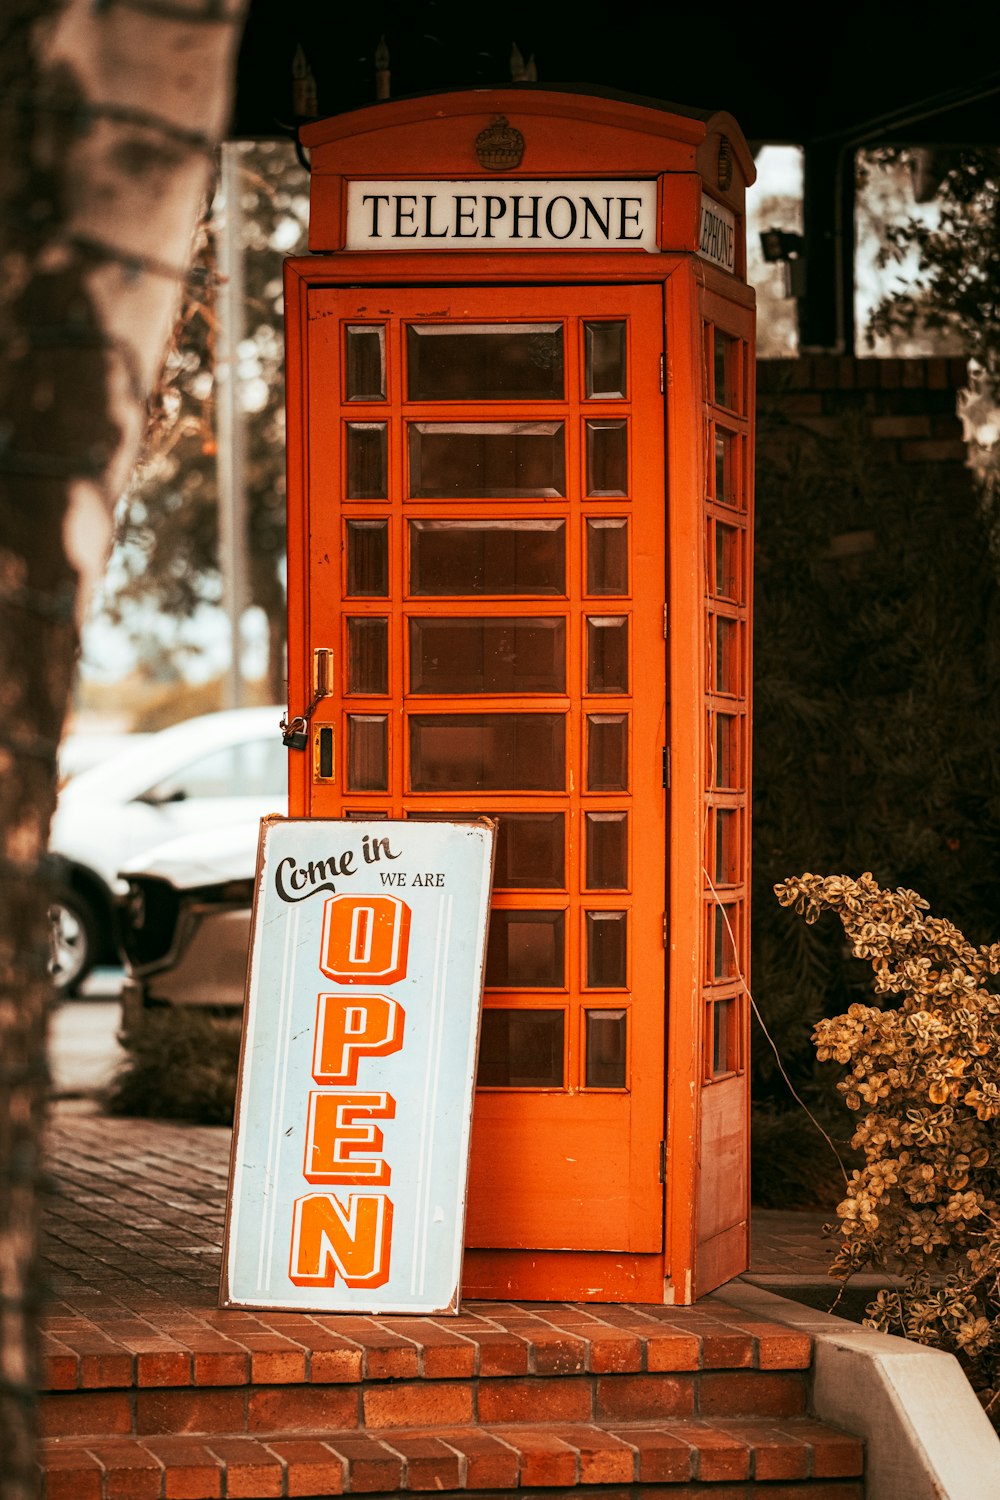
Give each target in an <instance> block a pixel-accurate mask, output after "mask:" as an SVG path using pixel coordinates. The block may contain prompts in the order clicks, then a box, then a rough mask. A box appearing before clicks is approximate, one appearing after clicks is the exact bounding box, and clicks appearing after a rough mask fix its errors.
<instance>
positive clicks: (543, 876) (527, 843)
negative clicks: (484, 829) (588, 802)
mask: <svg viewBox="0 0 1000 1500" xmlns="http://www.w3.org/2000/svg"><path fill="white" fill-rule="evenodd" d="M406 816H407V817H408V818H412V819H414V820H415V821H416V822H419V823H425V822H433V821H434V820H436V819H438V818H450V819H451V820H452V821H453V822H459V823H463V822H464V823H474V822H475V821H476V820H477V819H478V818H479V817H481V816H482V817H487V818H494V819H495V820H496V823H497V834H496V852H495V856H494V865H493V886H494V889H503V890H521V889H528V888H530V889H532V890H535V889H542V890H556V891H561V890H564V889H565V886H566V875H565V835H564V825H563V814H562V813H533V812H532V813H512V812H500V813H497V812H487V813H482V814H480V813H477V812H476V813H463V812H408V813H407V814H406Z"/></svg>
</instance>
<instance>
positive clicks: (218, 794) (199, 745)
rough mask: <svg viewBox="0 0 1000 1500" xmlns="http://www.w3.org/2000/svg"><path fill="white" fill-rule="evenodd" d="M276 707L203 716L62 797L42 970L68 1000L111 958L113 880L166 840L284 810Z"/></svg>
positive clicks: (73, 783) (109, 764) (144, 743)
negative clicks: (46, 961)
mask: <svg viewBox="0 0 1000 1500" xmlns="http://www.w3.org/2000/svg"><path fill="white" fill-rule="evenodd" d="M282 712H283V710H282V708H281V707H280V706H270V707H266V708H238V709H228V710H223V711H221V712H219V713H213V714H204V715H201V716H200V717H199V718H195V719H187V720H185V721H184V723H181V724H173V725H171V726H170V728H169V729H163V730H161V731H160V732H159V733H158V734H153V735H148V736H144V737H143V738H142V740H141V741H140V743H138V744H136V745H130V746H129V747H128V748H127V749H124V750H121V751H119V752H118V753H117V754H115V755H113V756H111V757H110V758H109V759H107V760H105V761H104V762H102V763H101V764H99V765H96V766H92V767H90V769H89V770H86V771H81V772H79V774H78V775H76V776H74V777H72V779H71V780H70V781H68V782H67V783H66V785H65V787H64V788H63V790H62V792H61V793H60V796H59V801H58V804H57V806H56V812H55V816H54V818H53V821H52V831H51V835H50V838H49V851H50V855H51V857H52V862H53V867H54V875H55V880H56V888H55V892H54V898H53V903H52V908H51V917H52V922H51V937H52V955H51V969H52V976H53V980H54V983H55V985H56V989H57V991H59V992H60V993H61V994H64V995H69V994H72V993H73V992H74V991H75V990H76V988H77V987H78V986H79V985H80V983H81V982H82V981H83V979H84V978H85V977H86V975H87V974H88V973H89V972H90V970H91V968H93V966H94V964H95V963H98V962H102V961H112V962H113V961H115V960H116V959H117V952H116V942H115V929H114V922H113V911H114V901H115V897H116V895H117V894H119V893H120V892H121V891H122V890H123V889H124V887H123V885H122V884H121V882H120V881H119V877H118V872H119V870H120V869H121V868H122V866H123V865H125V864H127V863H128V862H129V860H131V859H133V858H135V857H136V856H137V855H139V854H141V853H142V852H143V851H144V850H148V849H152V848H154V847H155V846H157V845H159V844H162V843H164V842H166V841H167V840H170V839H174V838H178V837H180V836H181V835H182V834H187V833H193V832H195V831H197V832H199V833H201V834H206V833H207V834H209V835H211V833H212V831H213V830H214V829H221V828H224V827H227V826H231V825H237V826H242V827H243V828H247V829H249V830H250V831H251V836H252V837H253V838H256V830H257V824H258V822H259V820H260V818H261V817H262V816H263V814H264V813H268V812H284V811H285V810H286V808H287V803H288V769H287V760H288V752H287V750H286V749H285V747H284V746H283V744H282V742H281V731H280V729H279V722H280V719H281V715H282Z"/></svg>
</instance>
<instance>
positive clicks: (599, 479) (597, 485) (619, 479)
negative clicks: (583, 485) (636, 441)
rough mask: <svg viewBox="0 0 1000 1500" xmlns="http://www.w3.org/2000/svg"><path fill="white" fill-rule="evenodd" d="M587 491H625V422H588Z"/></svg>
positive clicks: (626, 438) (626, 477)
mask: <svg viewBox="0 0 1000 1500" xmlns="http://www.w3.org/2000/svg"><path fill="white" fill-rule="evenodd" d="M586 427H587V494H588V495H626V494H628V425H627V423H625V422H588V423H587V424H586Z"/></svg>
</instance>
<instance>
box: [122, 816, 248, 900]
mask: <svg viewBox="0 0 1000 1500" xmlns="http://www.w3.org/2000/svg"><path fill="white" fill-rule="evenodd" d="M259 832H260V829H259V824H257V823H256V822H252V823H235V824H232V825H230V826H227V827H225V828H212V829H208V830H206V831H205V832H204V833H185V834H183V835H182V836H181V837H180V838H176V839H168V840H167V842H166V843H165V844H157V845H156V847H155V848H153V849H146V850H144V851H143V853H142V854H141V855H138V856H137V857H136V858H135V859H133V860H130V861H129V862H128V863H127V864H125V865H123V866H122V868H121V870H120V871H119V874H120V875H121V878H122V879H123V880H128V879H129V878H132V877H136V876H151V877H153V878H155V879H157V880H166V881H168V882H169V883H170V884H171V885H172V886H175V887H176V889H177V890H181V891H189V890H194V889H196V888H198V887H201V886H208V885H223V884H225V883H227V882H229V881H232V880H252V879H253V877H254V873H255V872H256V869H257V840H258V835H259Z"/></svg>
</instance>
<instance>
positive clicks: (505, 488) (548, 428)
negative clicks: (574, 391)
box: [407, 422, 566, 500]
mask: <svg viewBox="0 0 1000 1500" xmlns="http://www.w3.org/2000/svg"><path fill="white" fill-rule="evenodd" d="M407 432H408V437H409V453H410V495H411V496H412V497H413V499H415V500H449V499H459V498H462V499H469V500H492V499H496V498H507V499H515V500H516V499H524V498H531V497H532V496H546V495H565V493H566V457H565V443H564V428H563V423H562V422H410V423H409V424H408V427H407Z"/></svg>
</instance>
